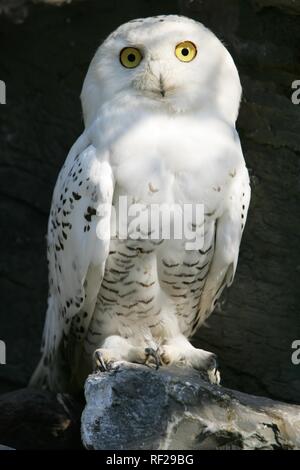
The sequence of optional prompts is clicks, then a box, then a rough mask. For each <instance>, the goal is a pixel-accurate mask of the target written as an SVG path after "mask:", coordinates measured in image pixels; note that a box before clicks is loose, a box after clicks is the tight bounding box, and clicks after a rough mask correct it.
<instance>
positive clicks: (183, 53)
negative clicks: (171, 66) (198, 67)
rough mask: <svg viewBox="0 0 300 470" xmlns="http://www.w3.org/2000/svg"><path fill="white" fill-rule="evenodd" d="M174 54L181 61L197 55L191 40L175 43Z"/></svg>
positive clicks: (191, 58)
mask: <svg viewBox="0 0 300 470" xmlns="http://www.w3.org/2000/svg"><path fill="white" fill-rule="evenodd" d="M175 55H176V57H177V59H179V60H181V62H191V61H192V60H193V59H195V57H196V55H197V48H196V46H195V44H193V43H192V42H190V41H184V42H181V43H180V44H177V46H176V48H175Z"/></svg>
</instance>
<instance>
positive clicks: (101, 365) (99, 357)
mask: <svg viewBox="0 0 300 470" xmlns="http://www.w3.org/2000/svg"><path fill="white" fill-rule="evenodd" d="M94 361H95V371H100V372H107V371H108V367H107V364H106V363H105V360H104V356H103V354H102V353H101V352H100V351H99V350H96V351H95V353H94Z"/></svg>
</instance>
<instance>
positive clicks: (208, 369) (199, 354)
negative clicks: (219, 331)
mask: <svg viewBox="0 0 300 470" xmlns="http://www.w3.org/2000/svg"><path fill="white" fill-rule="evenodd" d="M161 360H162V362H163V363H164V364H166V365H171V364H175V365H181V366H187V367H193V368H194V369H197V370H199V371H201V372H205V373H206V374H207V377H208V379H209V381H210V382H211V383H213V384H219V383H220V380H221V377H220V372H219V370H218V361H217V356H216V355H215V354H214V353H211V352H209V351H204V350H203V349H197V348H195V347H194V346H192V344H191V343H190V342H189V341H188V339H187V338H185V337H184V336H181V335H180V336H177V337H176V338H172V339H169V340H168V342H167V343H166V344H164V345H163V346H162V354H161Z"/></svg>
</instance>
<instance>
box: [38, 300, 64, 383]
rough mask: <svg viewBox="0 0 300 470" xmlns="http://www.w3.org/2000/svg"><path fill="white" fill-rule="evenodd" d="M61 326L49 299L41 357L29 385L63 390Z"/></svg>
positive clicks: (53, 305)
mask: <svg viewBox="0 0 300 470" xmlns="http://www.w3.org/2000/svg"><path fill="white" fill-rule="evenodd" d="M61 345H62V327H61V325H60V323H59V321H58V316H57V315H56V309H55V304H54V303H53V301H52V299H50V300H49V304H48V311H47V315H46V322H45V327H44V332H43V342H42V358H41V360H40V362H39V363H38V365H37V367H36V369H35V371H34V373H33V375H32V377H31V379H30V382H29V387H34V388H40V389H45V390H50V391H54V392H62V391H65V388H66V384H65V380H66V372H65V365H64V360H63V354H62V348H61Z"/></svg>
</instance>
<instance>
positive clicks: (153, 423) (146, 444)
mask: <svg viewBox="0 0 300 470" xmlns="http://www.w3.org/2000/svg"><path fill="white" fill-rule="evenodd" d="M85 396H86V402H87V404H86V407H85V410H84V412H83V414H82V424H81V433H82V440H83V444H84V446H85V447H86V448H87V449H96V450H98V449H109V450H113V449H115V450H123V449H130V450H133V449H149V450H158V449H161V450H162V449H171V450H176V449H179V450H196V449H300V406H297V405H289V404H285V403H281V402H277V401H273V400H270V399H267V398H262V397H257V396H252V395H247V394H245V393H240V392H237V391H234V390H229V389H226V388H223V387H220V386H216V385H211V384H209V383H208V382H207V381H206V380H205V378H203V377H201V375H200V374H199V373H198V372H197V371H195V370H191V369H186V368H178V367H174V368H161V369H159V370H158V371H156V370H154V369H151V368H148V367H145V366H142V365H131V364H122V365H121V366H120V367H119V369H117V370H115V371H111V372H105V373H97V374H94V375H90V376H89V377H88V379H87V381H86V385H85Z"/></svg>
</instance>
